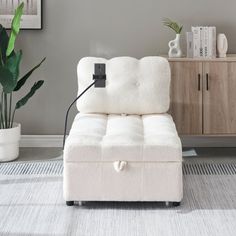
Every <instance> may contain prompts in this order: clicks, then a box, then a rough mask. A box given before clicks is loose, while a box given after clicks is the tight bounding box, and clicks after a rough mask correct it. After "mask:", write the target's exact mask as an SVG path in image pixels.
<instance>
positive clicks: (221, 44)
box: [217, 34, 228, 58]
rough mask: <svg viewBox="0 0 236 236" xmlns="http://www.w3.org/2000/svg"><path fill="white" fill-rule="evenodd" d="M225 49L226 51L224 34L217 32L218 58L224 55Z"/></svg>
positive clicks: (226, 45)
mask: <svg viewBox="0 0 236 236" xmlns="http://www.w3.org/2000/svg"><path fill="white" fill-rule="evenodd" d="M227 51H228V40H227V38H226V36H225V34H218V36H217V54H218V57H220V58H224V57H226V53H227Z"/></svg>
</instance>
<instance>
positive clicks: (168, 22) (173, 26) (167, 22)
mask: <svg viewBox="0 0 236 236" xmlns="http://www.w3.org/2000/svg"><path fill="white" fill-rule="evenodd" d="M163 24H164V25H165V26H167V27H169V28H171V29H172V30H174V31H175V33H176V34H180V33H181V31H182V29H183V26H179V24H178V23H177V22H174V21H172V20H171V19H169V18H165V19H164V20H163Z"/></svg>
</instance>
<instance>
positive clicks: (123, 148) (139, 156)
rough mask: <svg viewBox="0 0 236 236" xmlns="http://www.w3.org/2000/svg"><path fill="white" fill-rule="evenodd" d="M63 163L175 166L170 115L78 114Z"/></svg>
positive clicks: (177, 146)
mask: <svg viewBox="0 0 236 236" xmlns="http://www.w3.org/2000/svg"><path fill="white" fill-rule="evenodd" d="M64 154H65V156H64V157H65V161H66V162H80V161H81V162H96V161H99V162H106V161H116V160H126V161H130V162H132V161H134V162H143V161H145V162H178V161H181V159H182V150H181V143H180V139H179V137H178V135H177V132H176V129H175V125H174V123H173V120H172V118H171V116H170V115H168V114H155V115H142V116H138V115H104V114H78V115H77V116H76V117H75V120H74V122H73V125H72V129H71V131H70V135H69V137H68V139H67V142H66V147H65V153H64Z"/></svg>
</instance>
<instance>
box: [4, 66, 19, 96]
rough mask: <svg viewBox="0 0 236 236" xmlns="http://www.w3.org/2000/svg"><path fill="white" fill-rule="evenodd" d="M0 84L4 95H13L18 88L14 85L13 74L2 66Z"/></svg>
mask: <svg viewBox="0 0 236 236" xmlns="http://www.w3.org/2000/svg"><path fill="white" fill-rule="evenodd" d="M0 83H1V85H2V87H3V92H4V93H11V92H12V90H13V89H14V87H15V86H16V85H15V83H14V79H13V74H12V73H11V71H10V70H9V69H8V68H6V67H4V66H0Z"/></svg>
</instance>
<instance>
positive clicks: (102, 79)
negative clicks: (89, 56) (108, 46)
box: [93, 63, 106, 88]
mask: <svg viewBox="0 0 236 236" xmlns="http://www.w3.org/2000/svg"><path fill="white" fill-rule="evenodd" d="M94 72H95V73H94V75H93V80H94V81H95V84H94V87H95V88H105V87H106V65H105V64H101V63H99V64H98V63H96V64H94Z"/></svg>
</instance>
